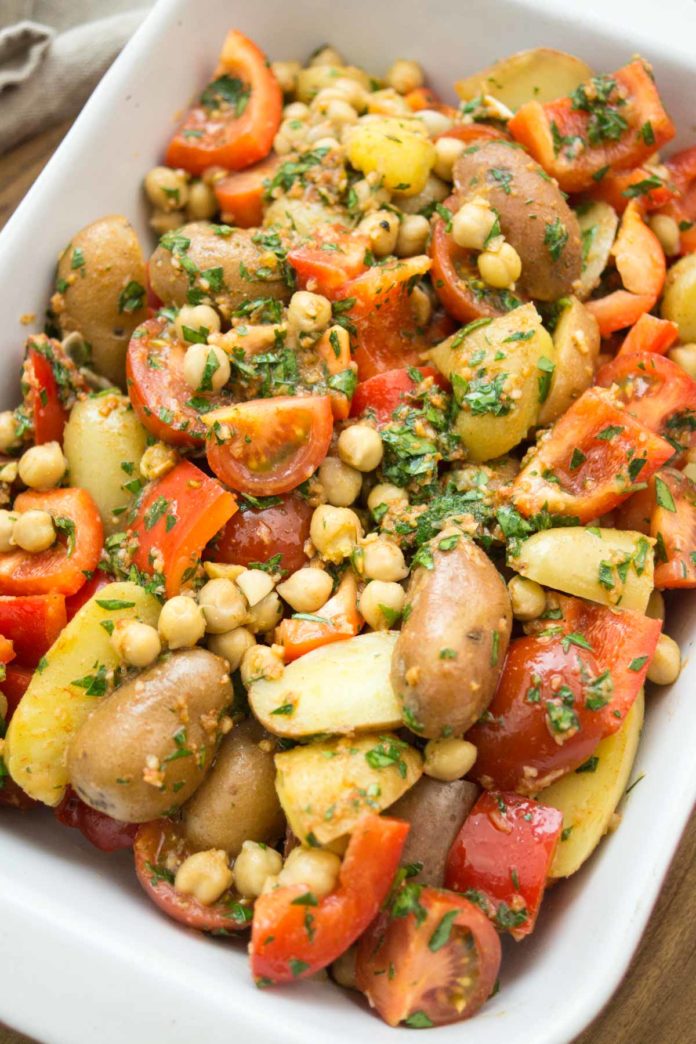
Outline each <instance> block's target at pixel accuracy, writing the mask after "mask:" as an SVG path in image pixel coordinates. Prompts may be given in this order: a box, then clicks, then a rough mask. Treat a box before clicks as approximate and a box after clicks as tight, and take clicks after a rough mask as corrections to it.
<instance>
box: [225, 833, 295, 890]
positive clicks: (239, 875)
mask: <svg viewBox="0 0 696 1044" xmlns="http://www.w3.org/2000/svg"><path fill="white" fill-rule="evenodd" d="M282 866H283V859H282V856H281V854H280V852H276V850H275V849H274V848H269V847H268V845H262V844H260V843H259V842H258V841H245V842H244V843H243V845H242V850H241V852H240V853H239V855H238V856H237V858H236V860H235V863H234V880H235V887H236V889H237V891H238V892H239V894H240V895H243V896H244V898H245V899H256V898H257V896H259V895H261V893H262V892H263V886H264V885H265V883H266V881H267V879H268V878H269V877H275V876H276V875H277V874H279V873H280V871H281V868H282Z"/></svg>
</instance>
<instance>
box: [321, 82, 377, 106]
mask: <svg viewBox="0 0 696 1044" xmlns="http://www.w3.org/2000/svg"><path fill="white" fill-rule="evenodd" d="M331 90H333V91H335V92H336V93H337V94H339V95H340V97H341V98H342V100H343V101H346V102H348V104H349V105H352V106H353V108H354V109H355V110H356V111H357V112H364V111H365V109H366V108H367V100H368V98H369V97H370V92H369V91H366V90H365V88H364V87H363V85H362V84H361V83H358V81H357V80H351V79H350V77H348V76H339V77H337V79H335V80H334V82H333V84H332V85H331Z"/></svg>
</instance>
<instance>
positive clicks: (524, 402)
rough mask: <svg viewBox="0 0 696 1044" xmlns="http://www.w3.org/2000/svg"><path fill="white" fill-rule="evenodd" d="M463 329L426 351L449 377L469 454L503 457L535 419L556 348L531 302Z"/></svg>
mask: <svg viewBox="0 0 696 1044" xmlns="http://www.w3.org/2000/svg"><path fill="white" fill-rule="evenodd" d="M466 330H467V327H464V328H463V330H460V331H459V332H458V333H456V334H453V336H452V337H448V338H447V340H446V341H442V342H441V343H440V344H438V345H437V346H436V347H435V348H433V349H432V351H431V352H430V353H429V355H430V358H431V359H432V360H433V362H434V363H435V365H436V366H437V368H438V370H440V372H441V373H442V374H444V376H445V377H447V378H448V380H450V381H451V382H452V386H453V390H454V396H455V399H456V400H457V404H458V405H459V407H460V410H459V414H458V416H457V420H456V428H457V431H458V432H459V435H460V437H461V440H462V443H463V445H464V446H465V447H466V450H467V452H468V456H469V459H470V460H473V461H476V462H480V461H484V460H492V459H493V458H494V457H502V456H503V454H505V453H507V452H508V450H511V449H512V448H513V446H516V445H517V444H518V442H520V441H521V440H522V439H523V438H524V437H525V435H526V434H527V432H528V431H529V429H530V427H531V426H532V425H533V424H535V423H536V419H537V417H538V414H539V407H540V404H541V403H540V400H541V398H543V394H541V392H542V389H543V387H544V385H545V378H546V377H550V375H551V373H552V372H553V364H554V356H555V350H554V346H553V341H552V340H551V336H550V334H548V333H547V331H546V330H545V329H544V328H543V326H542V325H541V316H540V315H539V313H538V312H537V310H536V308H535V307H534V305H533V304H526V305H523V306H522V307H521V308H515V309H514V310H513V311H512V312H508V313H507V314H506V315H501V316H499V317H498V318H497V319H492V320H491V321H490V322H488V323H485V322H484V321H483V320H482V321H481V325H476V327H475V328H474V329H472V330H471V332H470V333H466ZM462 334H464V336H462ZM513 393H514V396H515V397H513Z"/></svg>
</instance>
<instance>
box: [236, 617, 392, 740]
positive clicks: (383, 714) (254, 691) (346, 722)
mask: <svg viewBox="0 0 696 1044" xmlns="http://www.w3.org/2000/svg"><path fill="white" fill-rule="evenodd" d="M396 638H397V635H396V632H394V631H374V632H373V633H371V634H361V635H358V636H357V637H356V638H349V639H348V640H347V641H345V642H336V643H335V644H334V645H324V646H322V647H321V648H319V649H315V650H314V651H313V652H309V653H307V654H306V655H305V656H301V657H300V658H299V659H298V660H295V661H294V662H293V663H291V664H288V666H287V667H286V668H285V670H284V671H283V674H282V677H280V678H278V679H277V680H275V681H270V680H266V679H263V678H261V679H259V680H258V681H255V682H253V683H252V685H251V687H250V689H249V704H250V706H251V709H252V710H253V712H254V714H255V715H256V717H257V718H258V719H259V721H260V722H261V723H262V724H263V725H264V726H265V727H266V728H267V729H268V730H269V732H274V733H275V734H276V735H278V736H289V737H294V738H300V737H302V736H316V735H317V733H329V734H332V733H333V734H334V735H336V734H340V733H352V732H365V731H372V732H374V730H375V729H394V728H398V727H399V726H400V725H401V707H400V704H399V701H398V700H397V698H396V696H395V695H394V690H393V689H392V686H391V681H390V677H389V674H390V669H391V657H392V650H393V649H394V643H395V642H396Z"/></svg>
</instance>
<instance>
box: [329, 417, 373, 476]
mask: <svg viewBox="0 0 696 1044" xmlns="http://www.w3.org/2000/svg"><path fill="white" fill-rule="evenodd" d="M338 455H339V457H340V458H341V460H342V461H343V463H344V464H349V465H350V467H351V468H356V470H357V471H374V470H375V468H376V467H378V466H379V465H380V464H381V462H382V457H383V456H384V447H383V445H382V439H381V438H380V434H379V432H378V431H375V429H374V428H371V427H370V425H369V424H352V425H351V426H350V428H345V429H344V430H343V431H342V432H341V434H340V435H339V436H338Z"/></svg>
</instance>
